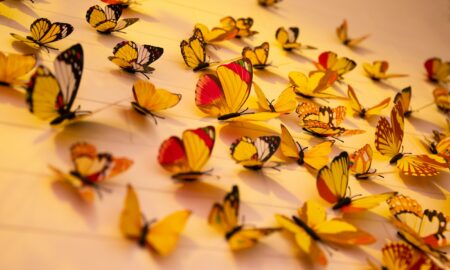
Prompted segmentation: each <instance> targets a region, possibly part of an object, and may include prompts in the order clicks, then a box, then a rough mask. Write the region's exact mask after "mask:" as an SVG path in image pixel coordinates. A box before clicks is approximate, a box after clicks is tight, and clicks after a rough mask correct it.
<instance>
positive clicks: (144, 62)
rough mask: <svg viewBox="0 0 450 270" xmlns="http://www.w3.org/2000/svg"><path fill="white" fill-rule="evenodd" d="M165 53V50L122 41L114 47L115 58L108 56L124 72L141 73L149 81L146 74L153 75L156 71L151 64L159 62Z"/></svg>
mask: <svg viewBox="0 0 450 270" xmlns="http://www.w3.org/2000/svg"><path fill="white" fill-rule="evenodd" d="M163 52H164V49H163V48H160V47H155V46H151V45H138V44H136V43H135V42H133V41H122V42H119V43H117V45H116V46H115V47H114V49H113V54H114V56H108V59H109V60H110V61H111V62H113V63H114V64H116V65H118V66H119V67H121V68H122V69H123V70H125V71H127V72H130V73H135V72H139V73H141V74H142V75H144V76H145V77H146V78H147V79H148V76H147V75H146V73H152V72H153V71H154V70H155V69H154V68H152V67H151V66H150V64H151V63H153V62H155V61H156V60H158V59H159V58H160V57H161V55H162V54H163Z"/></svg>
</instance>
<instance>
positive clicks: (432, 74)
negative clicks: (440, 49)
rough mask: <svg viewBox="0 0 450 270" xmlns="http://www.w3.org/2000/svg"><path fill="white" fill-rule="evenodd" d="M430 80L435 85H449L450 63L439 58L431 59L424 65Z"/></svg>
mask: <svg viewBox="0 0 450 270" xmlns="http://www.w3.org/2000/svg"><path fill="white" fill-rule="evenodd" d="M424 66H425V69H426V71H427V77H428V80H430V81H432V82H435V83H447V82H449V81H450V79H449V76H450V62H444V61H442V59H440V58H437V57H432V58H429V59H427V60H426V61H425V63H424Z"/></svg>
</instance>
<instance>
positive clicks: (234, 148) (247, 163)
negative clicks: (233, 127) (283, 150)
mask: <svg viewBox="0 0 450 270" xmlns="http://www.w3.org/2000/svg"><path fill="white" fill-rule="evenodd" d="M279 146H280V137H279V136H261V137H258V138H256V140H254V141H253V140H252V139H251V138H249V137H246V136H244V137H241V138H239V139H237V140H236V141H235V142H234V143H233V144H231V147H230V153H231V157H232V158H233V159H234V161H236V163H239V164H241V165H242V166H244V167H245V168H247V169H250V170H255V171H256V170H260V169H262V168H263V167H264V168H273V169H277V167H278V166H279V164H277V163H275V164H270V165H266V166H264V165H265V163H266V162H267V161H268V160H269V159H270V157H271V156H272V155H273V154H275V152H276V151H277V149H278V147H279Z"/></svg>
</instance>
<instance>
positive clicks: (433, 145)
mask: <svg viewBox="0 0 450 270" xmlns="http://www.w3.org/2000/svg"><path fill="white" fill-rule="evenodd" d="M429 143H430V146H429V149H430V152H431V153H432V154H436V155H439V156H442V157H443V158H445V159H446V160H447V161H450V135H447V136H446V137H443V138H441V139H439V140H438V141H430V142H429Z"/></svg>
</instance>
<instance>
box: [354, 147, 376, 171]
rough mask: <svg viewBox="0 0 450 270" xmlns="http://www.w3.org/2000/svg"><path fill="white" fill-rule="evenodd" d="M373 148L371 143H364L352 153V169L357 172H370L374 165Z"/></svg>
mask: <svg viewBox="0 0 450 270" xmlns="http://www.w3.org/2000/svg"><path fill="white" fill-rule="evenodd" d="M372 157H373V150H372V147H371V146H370V144H366V145H364V146H363V147H362V148H360V149H358V150H356V151H355V152H354V153H353V154H351V155H350V162H351V166H350V170H351V171H352V172H354V173H355V174H365V173H368V172H369V170H370V167H371V165H372Z"/></svg>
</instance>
